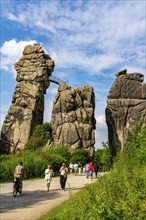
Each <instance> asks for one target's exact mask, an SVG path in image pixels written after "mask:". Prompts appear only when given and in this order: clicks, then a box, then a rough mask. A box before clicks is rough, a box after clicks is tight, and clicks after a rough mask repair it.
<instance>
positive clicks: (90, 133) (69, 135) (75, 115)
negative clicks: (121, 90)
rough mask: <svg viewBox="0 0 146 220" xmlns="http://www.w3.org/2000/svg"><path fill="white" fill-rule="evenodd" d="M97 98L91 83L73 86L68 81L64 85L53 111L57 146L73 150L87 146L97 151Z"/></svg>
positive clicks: (52, 125)
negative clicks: (95, 146)
mask: <svg viewBox="0 0 146 220" xmlns="http://www.w3.org/2000/svg"><path fill="white" fill-rule="evenodd" d="M94 99H95V98H94V92H93V88H92V87H90V86H84V87H83V88H81V87H76V88H72V87H69V86H68V85H67V84H66V83H62V84H60V86H59V88H58V93H57V95H56V98H55V101H54V105H53V111H52V120H51V127H52V133H53V135H54V143H53V146H57V145H66V146H68V147H69V148H70V149H72V150H73V149H77V148H85V149H87V150H89V151H90V153H91V155H92V154H93V150H94V143H95V135H94V129H95V124H96V122H95V118H94V108H95V100H94Z"/></svg>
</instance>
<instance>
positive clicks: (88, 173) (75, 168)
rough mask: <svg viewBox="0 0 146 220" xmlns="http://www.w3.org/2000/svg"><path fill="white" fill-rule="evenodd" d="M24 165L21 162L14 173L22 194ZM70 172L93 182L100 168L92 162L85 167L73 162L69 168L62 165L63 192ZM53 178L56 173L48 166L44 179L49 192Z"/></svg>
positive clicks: (61, 184) (60, 171)
mask: <svg viewBox="0 0 146 220" xmlns="http://www.w3.org/2000/svg"><path fill="white" fill-rule="evenodd" d="M22 165H23V163H22V162H20V163H19V165H18V166H16V168H15V172H14V181H15V179H16V178H18V179H19V183H20V192H21V193H22V180H23V175H24V167H23V166H22ZM68 172H69V173H70V174H71V175H72V174H75V175H85V177H86V178H87V179H88V178H90V179H91V180H92V179H93V172H94V173H95V177H96V178H97V172H98V167H97V166H94V165H93V164H92V162H90V163H87V164H85V165H83V166H82V164H81V163H80V162H78V163H76V162H75V163H74V164H73V163H72V162H70V164H69V167H67V166H66V164H65V163H62V166H61V167H60V170H59V173H60V186H61V190H63V191H65V186H66V181H67V174H68ZM53 176H54V171H53V169H52V168H51V165H50V164H48V166H47V168H46V170H45V178H44V181H45V182H46V183H47V191H49V190H50V184H51V181H52V177H53Z"/></svg>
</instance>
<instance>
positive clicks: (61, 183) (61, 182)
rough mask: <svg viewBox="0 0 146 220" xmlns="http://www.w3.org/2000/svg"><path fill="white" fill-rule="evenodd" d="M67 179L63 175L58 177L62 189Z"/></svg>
mask: <svg viewBox="0 0 146 220" xmlns="http://www.w3.org/2000/svg"><path fill="white" fill-rule="evenodd" d="M66 180H67V177H65V176H64V175H60V185H61V188H62V189H65V184H66Z"/></svg>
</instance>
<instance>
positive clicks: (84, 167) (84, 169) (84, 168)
mask: <svg viewBox="0 0 146 220" xmlns="http://www.w3.org/2000/svg"><path fill="white" fill-rule="evenodd" d="M85 173H86V166H85V165H84V166H83V175H85Z"/></svg>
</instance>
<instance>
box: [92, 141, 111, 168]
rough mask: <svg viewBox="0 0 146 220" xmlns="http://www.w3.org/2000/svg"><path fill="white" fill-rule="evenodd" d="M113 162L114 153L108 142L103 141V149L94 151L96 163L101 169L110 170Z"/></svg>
mask: <svg viewBox="0 0 146 220" xmlns="http://www.w3.org/2000/svg"><path fill="white" fill-rule="evenodd" d="M111 164H112V155H111V152H110V149H109V145H108V142H102V149H97V150H96V151H95V153H94V165H97V166H98V168H99V171H109V170H110V167H111Z"/></svg>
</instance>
